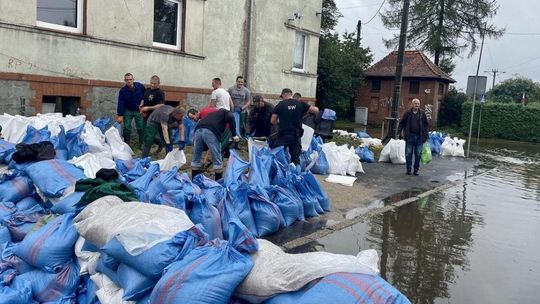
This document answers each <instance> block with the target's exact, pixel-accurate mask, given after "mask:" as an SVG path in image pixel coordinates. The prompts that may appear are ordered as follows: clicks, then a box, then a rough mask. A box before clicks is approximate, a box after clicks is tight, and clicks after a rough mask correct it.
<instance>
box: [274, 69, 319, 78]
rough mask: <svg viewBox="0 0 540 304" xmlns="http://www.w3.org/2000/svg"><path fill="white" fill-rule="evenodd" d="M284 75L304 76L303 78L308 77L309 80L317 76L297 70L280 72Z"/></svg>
mask: <svg viewBox="0 0 540 304" xmlns="http://www.w3.org/2000/svg"><path fill="white" fill-rule="evenodd" d="M282 72H283V73H284V74H290V75H298V76H304V77H310V78H317V77H318V76H319V75H317V74H313V73H308V72H305V71H301V70H298V69H291V70H282Z"/></svg>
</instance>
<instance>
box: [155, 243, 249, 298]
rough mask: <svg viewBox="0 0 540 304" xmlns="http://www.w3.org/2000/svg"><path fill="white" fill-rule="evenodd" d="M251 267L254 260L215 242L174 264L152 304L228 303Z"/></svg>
mask: <svg viewBox="0 0 540 304" xmlns="http://www.w3.org/2000/svg"><path fill="white" fill-rule="evenodd" d="M252 267H253V262H252V261H251V258H250V257H249V256H246V255H243V254H241V253H239V252H238V251H237V250H236V249H234V248H233V247H232V246H231V245H230V244H229V243H228V242H226V241H219V242H218V241H215V242H212V243H210V244H209V245H206V246H201V247H198V248H195V249H194V250H192V251H191V252H190V253H189V254H188V255H187V256H185V257H184V258H183V259H182V260H180V261H178V262H175V263H173V264H171V265H170V267H168V268H167V270H166V272H165V274H164V275H163V277H162V278H161V279H160V280H159V282H158V283H157V284H156V286H155V288H154V290H153V291H152V295H151V297H150V302H151V303H160V304H169V303H170V304H173V303H182V302H184V301H185V300H186V299H189V302H190V303H229V299H230V298H231V296H232V294H233V292H234V290H235V289H236V287H237V286H238V285H239V284H240V283H241V282H242V281H243V280H244V278H245V277H246V275H247V274H248V273H249V271H250V270H251V268H252Z"/></svg>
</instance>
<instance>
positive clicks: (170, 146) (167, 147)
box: [165, 144, 173, 153]
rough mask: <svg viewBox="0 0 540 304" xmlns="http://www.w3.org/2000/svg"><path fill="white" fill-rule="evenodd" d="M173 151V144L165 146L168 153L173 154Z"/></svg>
mask: <svg viewBox="0 0 540 304" xmlns="http://www.w3.org/2000/svg"><path fill="white" fill-rule="evenodd" d="M172 149H173V145H172V144H167V145H165V151H167V153H169V152H171V151H172Z"/></svg>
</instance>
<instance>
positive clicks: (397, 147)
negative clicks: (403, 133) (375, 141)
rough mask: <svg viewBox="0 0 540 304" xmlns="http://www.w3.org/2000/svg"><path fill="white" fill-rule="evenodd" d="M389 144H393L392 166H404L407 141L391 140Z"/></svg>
mask: <svg viewBox="0 0 540 304" xmlns="http://www.w3.org/2000/svg"><path fill="white" fill-rule="evenodd" d="M388 144H391V149H390V161H391V162H392V164H404V163H405V162H406V160H405V141H404V140H401V139H398V140H394V141H393V142H392V140H390V142H389V143H388Z"/></svg>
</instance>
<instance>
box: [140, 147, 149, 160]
mask: <svg viewBox="0 0 540 304" xmlns="http://www.w3.org/2000/svg"><path fill="white" fill-rule="evenodd" d="M148 155H150V147H147V146H143V148H142V155H141V157H142V158H145V157H148Z"/></svg>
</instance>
